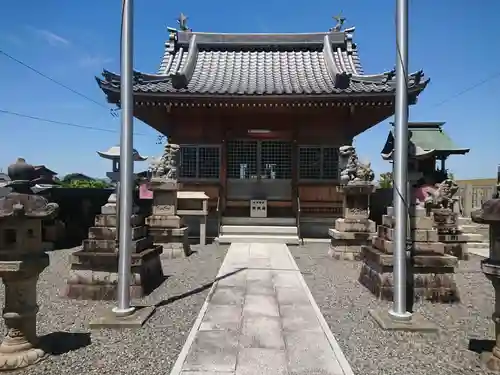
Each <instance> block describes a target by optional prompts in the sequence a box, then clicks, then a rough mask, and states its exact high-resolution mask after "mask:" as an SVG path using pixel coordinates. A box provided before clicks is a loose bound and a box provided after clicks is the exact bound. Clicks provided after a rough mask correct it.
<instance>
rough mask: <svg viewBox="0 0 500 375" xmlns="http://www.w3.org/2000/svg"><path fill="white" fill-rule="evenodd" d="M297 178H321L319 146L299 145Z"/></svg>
mask: <svg viewBox="0 0 500 375" xmlns="http://www.w3.org/2000/svg"><path fill="white" fill-rule="evenodd" d="M299 178H300V179H305V180H318V179H321V147H299Z"/></svg>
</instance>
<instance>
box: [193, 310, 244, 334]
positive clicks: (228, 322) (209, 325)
mask: <svg viewBox="0 0 500 375" xmlns="http://www.w3.org/2000/svg"><path fill="white" fill-rule="evenodd" d="M242 313H243V306H241V305H232V306H231V305H209V306H208V309H207V312H206V313H205V316H204V317H203V320H202V322H201V325H200V329H199V330H200V331H217V330H222V331H224V330H228V331H230V330H233V331H236V330H238V329H240V325H241V314H242Z"/></svg>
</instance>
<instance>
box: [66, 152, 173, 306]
mask: <svg viewBox="0 0 500 375" xmlns="http://www.w3.org/2000/svg"><path fill="white" fill-rule="evenodd" d="M99 155H100V156H102V157H104V158H107V159H111V160H113V172H110V173H108V177H109V178H111V180H112V181H115V182H116V181H119V166H118V164H117V163H118V161H119V156H120V150H119V147H112V148H111V149H109V150H108V151H106V152H103V153H99ZM134 160H135V161H140V160H145V158H143V157H141V156H140V155H139V154H138V153H137V151H135V150H134ZM116 203H117V202H116V194H111V196H110V199H109V200H108V202H107V203H106V204H105V205H104V206H102V207H101V214H99V215H97V216H96V218H95V226H94V227H91V228H89V235H88V239H86V240H84V241H83V244H82V245H83V248H82V249H81V250H79V251H76V252H74V253H73V255H72V257H71V268H70V275H69V278H68V281H67V288H66V296H67V297H69V298H75V299H88V300H115V299H116V298H117V288H118V228H119V225H120V223H119V222H118V219H119V213H118V210H119V205H118V207H117V204H116ZM137 211H138V210H137V208H135V209H134V210H133V214H132V216H131V218H130V225H131V226H132V247H133V250H132V263H131V272H132V280H131V285H130V296H131V298H140V297H143V296H144V295H147V294H149V293H150V292H151V291H152V290H154V289H155V288H157V287H158V286H159V285H160V284H161V283H162V282H163V280H164V275H163V269H162V265H161V260H160V254H161V252H162V249H161V247H160V246H155V245H153V240H152V238H151V237H150V236H149V235H148V228H147V226H145V224H144V217H143V216H141V215H138V214H137Z"/></svg>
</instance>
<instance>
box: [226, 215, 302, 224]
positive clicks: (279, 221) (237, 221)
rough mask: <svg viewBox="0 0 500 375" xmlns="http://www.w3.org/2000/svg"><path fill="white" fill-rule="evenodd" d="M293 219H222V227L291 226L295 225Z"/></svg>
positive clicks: (228, 217)
mask: <svg viewBox="0 0 500 375" xmlns="http://www.w3.org/2000/svg"><path fill="white" fill-rule="evenodd" d="M296 224H297V220H296V219H295V218H294V217H232V216H225V217H223V218H222V225H273V226H292V225H296Z"/></svg>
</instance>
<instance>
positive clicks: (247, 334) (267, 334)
mask: <svg viewBox="0 0 500 375" xmlns="http://www.w3.org/2000/svg"><path fill="white" fill-rule="evenodd" d="M240 345H241V346H242V347H244V348H261V349H280V350H283V349H285V342H284V340H283V335H282V333H281V321H280V319H279V318H278V317H269V316H250V317H244V319H243V331H242V334H241V337H240Z"/></svg>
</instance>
